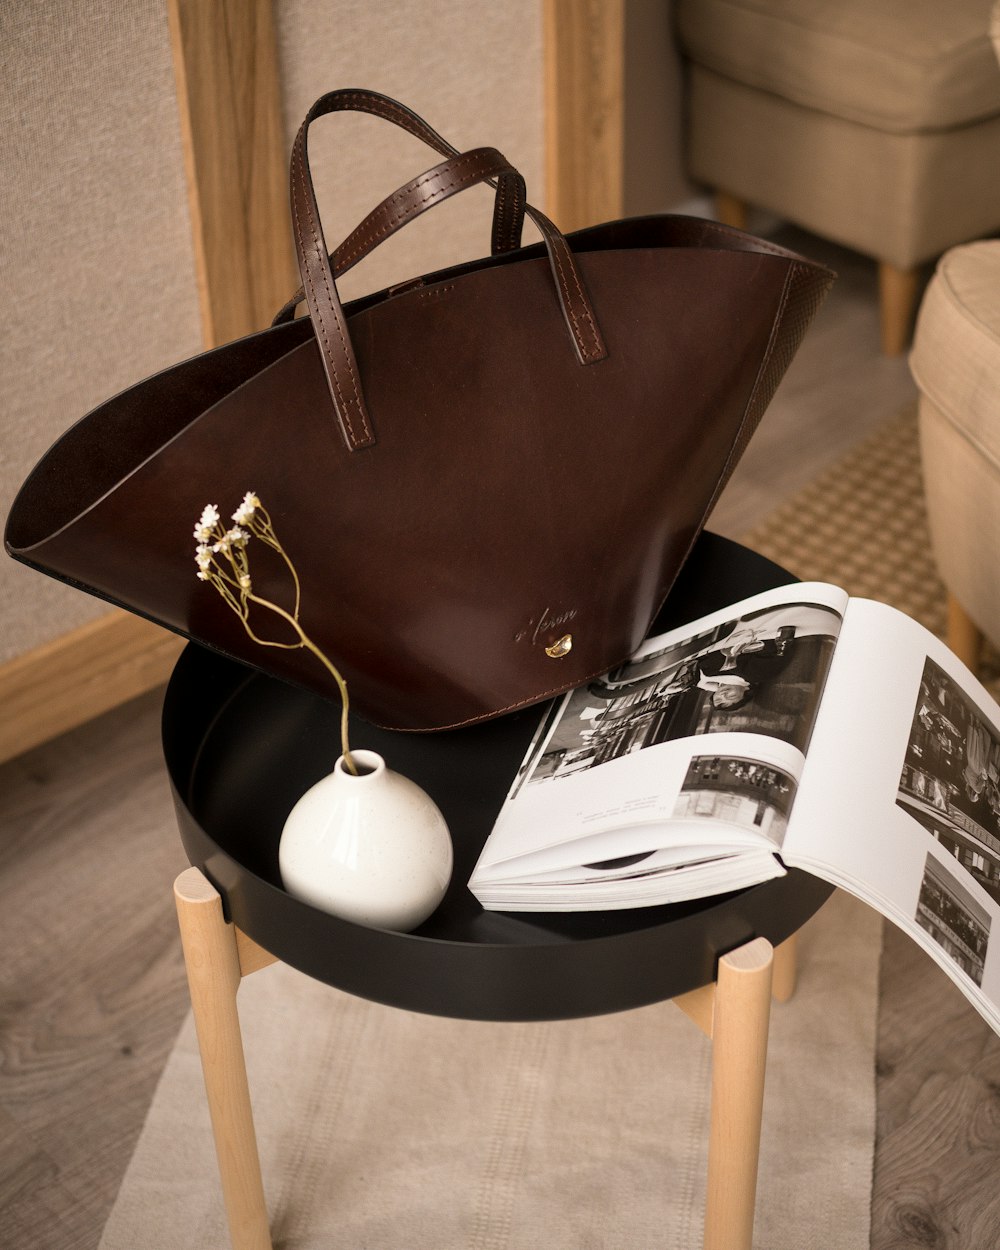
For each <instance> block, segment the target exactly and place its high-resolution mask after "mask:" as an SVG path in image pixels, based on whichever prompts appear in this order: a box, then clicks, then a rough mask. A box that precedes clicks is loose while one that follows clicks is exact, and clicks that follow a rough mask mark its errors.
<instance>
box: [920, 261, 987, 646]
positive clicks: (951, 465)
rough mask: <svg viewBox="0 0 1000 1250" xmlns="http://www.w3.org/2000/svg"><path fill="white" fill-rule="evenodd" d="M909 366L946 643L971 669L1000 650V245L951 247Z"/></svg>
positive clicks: (925, 307)
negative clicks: (986, 646) (943, 596)
mask: <svg viewBox="0 0 1000 1250" xmlns="http://www.w3.org/2000/svg"><path fill="white" fill-rule="evenodd" d="M910 369H911V371H912V373H913V376H914V379H915V380H916V382H917V385H918V386H919V388H920V448H921V458H922V462H923V471H924V490H925V495H926V499H927V515H928V521H929V523H930V531H931V546H932V548H933V551H934V559H935V562H936V563H937V567H938V571H939V572H940V574H941V578H942V580H943V581H944V583H945V585H946V586H947V588H948V642H949V645H950V646H951V648H952V650H953V651H954V652H955V653H956V654H957V655H958V656H959V657H960V658H961V659H963V660H964V661H965V662H966V664H968V665H969V667H970V668H972V669H975V667H976V664H977V661H978V659H979V654H980V645H981V643H982V637H983V635H984V634H985V635H986V637H987V638H989V639H990V640H991V642H993V643H994V645H1000V242H995V241H989V242H982V243H970V244H968V245H966V246H964V247H956V248H952V249H951V250H950V251H948V252H947V253H946V254H945V255H944V256H943V257H942V258H941V260H940V262H939V264H938V267H937V272H936V273H935V275H934V278H933V279H932V281H931V284H930V286H929V287H928V288H927V293H926V295H925V296H924V299H923V302H922V304H921V306H920V316H919V317H918V319H917V329H916V333H915V335H914V343H913V352H912V353H911V356H910Z"/></svg>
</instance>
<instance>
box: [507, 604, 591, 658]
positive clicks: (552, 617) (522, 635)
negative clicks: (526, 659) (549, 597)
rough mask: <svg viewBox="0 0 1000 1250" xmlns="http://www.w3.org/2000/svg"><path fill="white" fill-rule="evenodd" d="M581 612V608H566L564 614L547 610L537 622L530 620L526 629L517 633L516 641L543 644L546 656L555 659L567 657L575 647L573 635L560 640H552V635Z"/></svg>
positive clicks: (550, 609)
mask: <svg viewBox="0 0 1000 1250" xmlns="http://www.w3.org/2000/svg"><path fill="white" fill-rule="evenodd" d="M579 611H580V610H579V608H566V609H565V610H564V611H562V612H555V611H553V609H552V608H545V610H544V611H543V612H542V613H541V615H540V616H539V617H538V618H537V620H535V619H532V620H529V621H528V623H527V625H526V626H525V627H524V629H519V630H518V631H517V633H516V634H515V635H514V641H515V642H530V643H531V644H532V645H535V644H537V643H541V644H542V645H543V646H544V647H545V651H546V654H547V655H551V656H552V657H553V659H556V658H558V657H559V656H563V655H567V654H568V653H569V650H570V648H571V647H572V646H573V635H572V634H564V635H563V636H562V637H561V638H559V639H552V638H551V633H552V632H553V631H554V630H557V629H562V628H564V627H565V626H566V625H568V624H569V622H570V621H573V620H575V619H576V618H577V616H578V615H579ZM560 648H561V649H560Z"/></svg>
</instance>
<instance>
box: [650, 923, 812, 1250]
mask: <svg viewBox="0 0 1000 1250" xmlns="http://www.w3.org/2000/svg"><path fill="white" fill-rule="evenodd" d="M783 945H784V946H786V947H787V945H788V944H787V943H783ZM793 954H794V952H793V950H792V949H791V948H790V949H789V950H786V953H785V956H784V958H785V960H786V961H787V960H788V959H789V958H790V957H792V956H793ZM773 967H774V952H773V949H772V947H771V943H770V942H768V941H767V940H766V939H765V938H754V940H753V941H752V942H748V943H747V944H746V946H741V947H739V949H738V950H735V951H730V953H729V954H728V955H724V956H723V957H722V959H720V960H719V974H718V980H717V981H716V983H715V985H707V986H705V987H704V988H702V989H700V990H694V991H692V992H691V993H690V994H682V995H680V997H678V998H675V999H674V1002H675V1003H676V1004H677V1006H678V1007H680V1009H681V1010H682V1011H683V1012H685V1013H686V1014H687V1015H689V1016H690V1017H691V1019H692V1020H694V1022H695V1024H697V1025H698V1027H699V1028H700V1029H702V1031H703V1032H705V1033H707V1034H708V1036H709V1037H710V1038H711V1039H712V1112H711V1128H710V1130H709V1139H708V1194H707V1197H706V1200H705V1237H704V1241H703V1243H702V1244H703V1246H704V1250H751V1245H752V1242H753V1216H754V1206H755V1199H756V1194H757V1164H758V1161H759V1159H760V1125H761V1113H762V1111H763V1107H764V1068H765V1065H766V1061H767V1033H768V1027H769V1025H770V1020H771V981H772V970H773ZM786 972H787V966H786Z"/></svg>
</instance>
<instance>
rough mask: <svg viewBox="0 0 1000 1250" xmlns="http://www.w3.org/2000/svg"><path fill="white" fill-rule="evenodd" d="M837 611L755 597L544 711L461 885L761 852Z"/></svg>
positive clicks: (779, 594)
mask: <svg viewBox="0 0 1000 1250" xmlns="http://www.w3.org/2000/svg"><path fill="white" fill-rule="evenodd" d="M846 605H847V596H846V595H845V594H844V592H843V591H840V590H838V589H837V588H836V587H831V586H827V585H825V584H821V583H802V584H796V585H793V586H786V587H782V588H780V589H779V590H774V591H769V592H767V593H765V594H763V595H758V596H755V597H754V598H753V599H750V600H746V601H744V602H743V603H742V604H737V605H734V606H732V607H730V608H728V609H726V610H723V611H721V612H718V613H715V614H713V615H712V616H709V617H705V618H703V619H702V620H700V621H697V622H694V623H693V624H692V625H689V626H687V627H684V628H682V629H679V630H675V631H673V632H671V633H669V634H665V635H661V636H660V637H658V638H655V639H651V640H650V641H649V642H648V643H647V644H646V645H645V646H644V647H643V648H642V649H641V650H640V651H639V652H638V653H637V654H636V656H635V657H634V658H633V659H632V660H631V661H629V663H628V664H625V665H623V666H621V667H620V668H618V669H616V670H614V671H613V672H611V673H609V674H607V675H606V676H605V677H604V678H601V679H599V680H597V681H594V682H591V683H589V684H588V685H587V686H586V687H581V688H580V689H578V690H575V691H572V692H571V693H570V694H569V695H567V696H566V697H565V698H564V699H562V700H561V701H559V702H557V703H556V704H554V705H553V706H552V708H551V709H550V711H549V713H548V715H547V716H546V717H545V718H544V719H543V721H542V723H541V724H540V726H539V731H538V733H537V734H536V737H535V740H534V741H533V743H532V746H531V748H530V749H529V752H528V754H527V756H526V758H525V761H524V763H523V765H522V767H521V769H520V770H519V773H518V775H517V778H516V779H515V781H514V784H513V785H512V787H511V791H510V794H509V796H508V798H507V801H506V802H505V804H504V807H503V808H502V810H501V813H500V816H499V818H498V820H497V823H496V826H495V828H494V830H493V833H492V834H491V836H490V838H489V840H488V841H487V843H486V846H485V847H484V850H483V853H482V856H481V858H480V861H479V864H478V865H477V867H476V871H475V873H474V876H473V879H472V882H470V884H471V885H472V886H473V888H474V889H476V887H477V886H478V885H481V884H484V883H493V884H496V883H498V882H525V881H529V880H533V879H536V878H537V879H538V880H539V882H541V881H542V880H543V879H544V881H545V882H546V883H547V884H548V885H551V886H554V885H556V884H557V883H558V882H559V881H565V882H566V884H567V885H570V884H574V885H578V884H580V883H581V881H588V880H593V879H594V878H595V875H596V876H597V877H600V876H602V874H603V876H604V879H605V881H607V882H612V881H613V880H615V879H616V878H624V877H629V878H634V877H636V876H638V875H639V874H641V873H649V872H650V871H651V870H652V869H653V868H654V867H655V866H659V867H660V868H662V869H663V870H664V871H669V870H671V869H672V868H674V867H676V866H679V865H683V864H685V863H691V862H695V861H697V862H702V861H704V860H705V859H706V858H712V857H713V856H714V857H721V856H725V855H728V854H734V853H737V852H740V851H749V850H751V849H752V848H757V849H758V850H760V849H762V848H763V850H765V851H766V853H767V854H768V855H772V856H773V851H774V850H776V849H778V848H780V846H781V843H782V840H783V837H784V832H785V828H786V825H787V819H788V813H789V811H790V808H791V804H792V801H793V799H794V796H795V789H796V785H797V782H798V778H799V775H800V773H801V770H802V765H803V758H804V757H803V752H804V751H805V749H806V747H807V744H808V741H809V738H810V735H811V733H812V728H813V724H814V722H815V717H816V710H817V706H818V702H819V697H820V693H821V690H822V687H823V684H824V681H825V678H826V674H827V672H828V670H829V666H830V662H831V659H832V656H833V650H834V646H835V643H836V638H837V635H838V633H839V632H840V626H841V620H842V616H843V613H844V611H845V609H846ZM654 857H655V858H654ZM623 860H630V861H631V862H630V863H629V864H623V862H622V861H623ZM641 860H645V862H642V863H640V861H641ZM582 868H583V869H586V871H585V872H583V874H582V876H581V869H582ZM625 869H631V871H624V870H625ZM776 871H779V872H780V871H781V870H780V866H778V867H777V868H776ZM720 888H726V887H725V885H722V886H721V887H720ZM734 888H735V887H734ZM601 905H604V906H607V905H610V904H608V903H607V902H605V903H603V904H601ZM632 905H634V904H632Z"/></svg>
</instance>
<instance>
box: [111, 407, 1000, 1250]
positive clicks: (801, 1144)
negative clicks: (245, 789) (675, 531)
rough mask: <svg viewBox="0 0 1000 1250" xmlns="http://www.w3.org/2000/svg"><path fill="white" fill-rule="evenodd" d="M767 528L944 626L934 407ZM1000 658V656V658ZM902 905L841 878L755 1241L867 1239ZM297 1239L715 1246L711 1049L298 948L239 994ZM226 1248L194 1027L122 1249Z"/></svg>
mask: <svg viewBox="0 0 1000 1250" xmlns="http://www.w3.org/2000/svg"><path fill="white" fill-rule="evenodd" d="M743 541H744V542H745V543H746V544H747V545H748V546H751V547H753V548H755V549H756V550H758V551H760V552H761V553H762V554H764V555H766V556H768V557H770V558H771V559H773V560H775V561H777V562H778V563H779V564H781V565H783V566H784V567H785V568H787V569H788V570H789V571H790V572H792V573H793V574H795V575H796V576H797V577H799V578H802V579H810V580H823V581H831V582H834V583H836V584H837V585H840V586H843V587H844V588H845V589H846V590H847V591H848V592H849V593H851V594H853V595H863V596H867V597H871V598H876V599H882V600H884V601H886V602H889V603H892V604H894V605H895V606H897V607H899V608H901V609H902V610H903V611H905V612H907V613H909V614H910V615H911V616H913V617H915V618H916V619H917V620H919V621H921V622H922V623H923V624H924V625H926V626H927V627H928V628H929V629H931V630H932V631H934V632H935V633H938V634H939V635H940V634H942V633H943V629H944V603H945V592H944V588H943V586H942V585H941V583H940V581H939V579H938V578H937V576H936V573H935V572H934V569H933V567H932V560H931V554H930V542H929V537H928V532H927V522H926V517H925V515H924V510H923V496H922V490H921V485H920V467H919V451H918V442H917V435H916V420H915V409H907V410H906V411H904V412H902V413H901V414H900V415H899V416H898V417H896V418H894V419H893V420H892V421H890V422H888V423H887V424H886V425H885V426H883V427H882V428H881V429H880V430H878V431H877V432H876V433H875V434H874V435H873V436H872V437H871V438H869V439H868V440H867V441H865V442H864V443H862V444H861V445H859V446H858V447H857V448H856V449H855V450H854V451H853V452H851V453H850V454H849V455H848V456H847V457H846V458H845V459H844V460H842V461H841V462H839V463H837V464H836V465H834V466H833V467H832V468H831V469H829V470H828V471H826V472H825V473H823V474H822V475H821V476H820V477H819V478H818V479H817V480H816V481H814V482H813V483H812V484H811V485H809V486H808V487H806V488H805V489H804V490H802V491H800V492H799V493H797V494H796V495H795V496H794V497H793V498H792V499H790V500H789V501H788V502H787V503H786V504H784V505H782V506H780V507H778V508H777V509H776V510H775V511H774V512H773V513H772V514H771V515H770V516H769V517H768V518H767V519H766V520H765V521H764V522H763V523H762V524H760V525H758V526H757V527H755V528H754V529H753V530H752V531H750V532H749V533H748V534H746V535H745V536H744V538H743ZM988 665H989V666H990V667H991V669H992V672H991V673H988V674H987V676H988V678H989V677H992V678H994V679H995V678H996V677H997V676H1000V659H998V657H997V656H996V654H995V653H991V654H990V656H989V657H988ZM880 935H881V919H880V918H879V917H878V916H877V915H876V914H875V913H874V912H872V911H871V910H869V909H868V908H866V907H865V906H863V905H862V904H860V903H858V902H856V901H855V900H854V899H851V898H848V897H847V896H846V895H843V894H840V893H837V894H835V895H834V897H833V899H832V900H831V902H830V903H828V904H827V906H826V907H825V908H824V909H823V910H822V911H821V912H820V914H819V915H818V916H817V917H816V918H815V919H814V920H813V921H812V922H810V924H809V925H807V926H806V929H805V930H804V931H803V938H802V943H801V945H802V958H801V965H800V966H801V978H800V984H799V989H798V991H797V993H796V995H795V997H794V998H793V999H792V1001H791V1002H790V1003H788V1004H786V1005H783V1006H780V1007H776V1008H775V1010H774V1012H773V1014H772V1024H771V1044H770V1050H769V1061H768V1080H767V1094H766V1102H765V1109H764V1137H763V1142H762V1155H761V1168H760V1182H759V1186H758V1201H757V1221H756V1225H755V1234H754V1245H755V1247H757V1248H758V1250H813V1248H816V1250H819V1248H820V1247H822V1248H823V1250H828V1248H829V1247H831V1246H836V1247H837V1250H866V1248H867V1246H868V1244H869V1202H870V1193H871V1169H872V1152H873V1143H874V1116H875V1090H874V1052H875V1038H876V1009H877V994H878V954H879V948H880ZM240 1013H241V1018H242V1021H243V1029H244V1036H245V1039H246V1049H247V1062H248V1069H249V1074H250V1087H251V1091H252V1096H253V1100H254V1109H255V1116H256V1122H257V1133H258V1140H259V1144H260V1152H261V1158H262V1166H263V1172H264V1178H265V1189H266V1192H267V1198H268V1207H269V1211H270V1213H271V1221H272V1231H273V1236H274V1242H275V1246H276V1247H277V1250H333V1248H334V1247H345V1248H350V1250H358V1248H360V1247H364V1248H365V1250H388V1248H389V1247H392V1248H394V1250H395V1248H403V1247H405V1248H406V1250H423V1248H425V1247H426V1248H427V1250H431V1248H433V1250H529V1248H533V1247H538V1246H545V1247H546V1248H547V1250H562V1248H564V1250H599V1248H600V1250H603V1248H612V1247H615V1248H617V1247H621V1246H628V1247H630V1250H645V1248H647V1247H648V1248H649V1250H652V1248H653V1247H656V1248H657V1250H662V1247H670V1248H671V1250H674V1248H676V1250H689V1248H690V1250H693V1248H694V1247H697V1246H698V1245H700V1242H701V1219H702V1207H703V1202H704V1175H705V1156H706V1148H707V1123H708V1106H709V1097H710V1090H709V1079H708V1078H709V1065H710V1045H709V1043H708V1042H707V1041H706V1040H705V1039H704V1038H703V1037H702V1035H701V1034H700V1033H699V1032H698V1030H697V1029H696V1028H695V1027H694V1026H693V1025H692V1024H691V1023H690V1021H688V1020H687V1019H686V1018H684V1017H683V1016H682V1015H681V1013H680V1012H678V1011H677V1010H676V1009H675V1008H674V1007H673V1006H672V1005H671V1004H670V1003H662V1004H658V1005H656V1006H653V1007H648V1008H644V1009H642V1010H640V1011H633V1012H626V1013H623V1014H620V1015H615V1016H607V1017H600V1018H597V1019H592V1020H579V1021H569V1022H557V1023H548V1024H527V1025H526V1024H507V1025H493V1024H482V1023H474V1022H467V1021H453V1020H441V1019H435V1018H431V1017H423V1016H417V1015H411V1014H409V1013H406V1012H401V1011H396V1010H393V1009H390V1008H386V1007H381V1006H378V1005H376V1004H372V1003H368V1002H364V1001H361V1000H358V999H354V998H351V997H349V996H347V995H343V994H341V993H339V992H338V991H335V990H331V989H330V988H328V987H326V986H323V985H320V984H318V983H316V982H314V981H310V980H309V979H308V978H306V977H303V976H301V975H300V974H299V973H296V972H295V971H293V970H292V969H290V968H286V967H282V966H276V967H273V968H269V969H266V970H264V971H263V972H260V973H256V974H254V976H252V977H250V978H249V979H248V980H247V981H246V982H245V983H244V985H243V987H242V988H241V990H240ZM226 1244H228V1243H227V1233H226V1226H225V1217H224V1213H223V1208H222V1200H221V1193H220V1190H219V1182H218V1173H217V1170H216V1166H215V1159H214V1153H213V1146H212V1137H211V1130H210V1127H209V1121H208V1113H207V1109H206V1106H205V1098H204V1089H203V1086H202V1084H201V1072H200V1064H199V1059H198V1052H197V1046H196V1043H195V1039H194V1030H193V1025H192V1022H191V1020H190V1018H189V1019H188V1021H187V1023H186V1024H185V1026H184V1028H183V1029H182V1031H181V1034H180V1037H179V1039H178V1042H177V1045H176V1047H175V1049H174V1052H173V1054H172V1055H171V1058H170V1060H169V1063H168V1065H167V1068H166V1070H165V1072H164V1075H163V1078H162V1080H161V1082H160V1086H159V1088H158V1090H157V1093H156V1096H155V1098H154V1100H153V1104H152V1107H151V1109H150V1113H149V1116H148V1118H147V1122H146V1125H145V1127H144V1129H143V1133H142V1137H141V1139H140V1141H139V1144H138V1146H137V1149H136V1152H135V1155H134V1157H133V1160H132V1163H131V1165H130V1167H129V1170H128V1173H127V1175H126V1177H125V1181H124V1183H123V1185H122V1189H121V1192H120V1194H119V1197H118V1200H117V1203H116V1205H115V1208H114V1210H113V1212H112V1215H111V1218H110V1220H109V1222H108V1225H107V1227H106V1229H105V1233H104V1237H103V1239H102V1241H101V1250H134V1248H135V1247H136V1246H143V1247H145V1248H147V1250H181V1248H183V1250H202V1248H204V1250H208V1248H209V1247H212V1248H213V1250H214V1248H216V1247H221V1246H224V1245H226Z"/></svg>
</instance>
